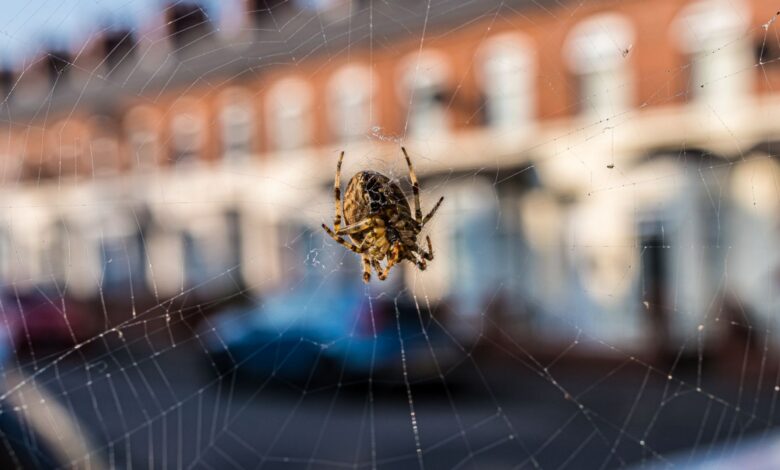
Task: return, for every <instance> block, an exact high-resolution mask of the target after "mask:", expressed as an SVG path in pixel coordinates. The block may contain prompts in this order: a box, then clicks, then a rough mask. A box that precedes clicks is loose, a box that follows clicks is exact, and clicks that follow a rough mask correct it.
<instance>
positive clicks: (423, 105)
mask: <svg viewBox="0 0 780 470" xmlns="http://www.w3.org/2000/svg"><path fill="white" fill-rule="evenodd" d="M401 70H402V73H401V80H400V84H401V89H400V98H401V102H402V104H404V105H406V106H407V107H408V108H407V109H408V114H407V117H406V120H405V124H404V128H405V130H406V131H407V132H408V133H409V134H411V135H413V136H415V137H427V136H431V135H436V134H441V133H443V132H446V130H447V128H448V127H449V119H448V116H447V95H448V93H447V79H448V77H449V69H448V67H447V64H446V62H445V61H444V58H443V57H442V56H441V55H439V54H438V53H433V52H428V53H424V54H422V55H419V54H413V55H411V56H410V57H409V58H408V59H407V60H406V61H405V63H404V66H403V67H402V69H401Z"/></svg>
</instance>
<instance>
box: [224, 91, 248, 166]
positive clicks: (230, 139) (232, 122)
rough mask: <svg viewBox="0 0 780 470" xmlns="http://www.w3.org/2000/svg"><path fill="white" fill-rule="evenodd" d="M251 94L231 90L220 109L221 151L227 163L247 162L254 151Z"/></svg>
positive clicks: (226, 93)
mask: <svg viewBox="0 0 780 470" xmlns="http://www.w3.org/2000/svg"><path fill="white" fill-rule="evenodd" d="M249 98H250V96H249V93H248V92H246V91H245V90H242V89H237V88H229V89H227V90H225V91H223V92H222V99H221V104H220V109H219V126H220V150H221V154H222V159H223V160H224V161H225V162H231V163H233V162H240V161H246V160H247V159H248V158H249V156H250V155H251V154H252V151H253V142H254V134H255V113H254V109H253V108H252V105H251V100H250V99H249Z"/></svg>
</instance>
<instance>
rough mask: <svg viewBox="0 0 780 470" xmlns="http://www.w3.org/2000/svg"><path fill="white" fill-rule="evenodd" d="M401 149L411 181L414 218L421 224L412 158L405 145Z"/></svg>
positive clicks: (418, 184) (418, 189)
mask: <svg viewBox="0 0 780 470" xmlns="http://www.w3.org/2000/svg"><path fill="white" fill-rule="evenodd" d="M401 151H402V152H403V153H404V158H406V165H407V166H408V167H409V179H410V180H411V181H412V193H413V194H414V220H415V221H417V222H418V223H420V224H422V218H423V217H422V209H420V183H418V182H417V175H415V174H414V167H413V166H412V159H411V158H409V154H408V153H406V147H401Z"/></svg>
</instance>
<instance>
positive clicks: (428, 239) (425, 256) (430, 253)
mask: <svg viewBox="0 0 780 470" xmlns="http://www.w3.org/2000/svg"><path fill="white" fill-rule="evenodd" d="M425 241H426V242H427V243H428V251H425V250H422V253H421V256H422V257H423V259H427V260H428V261H433V245H431V237H429V236H427V235H426V236H425Z"/></svg>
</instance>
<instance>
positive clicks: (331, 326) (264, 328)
mask: <svg viewBox="0 0 780 470" xmlns="http://www.w3.org/2000/svg"><path fill="white" fill-rule="evenodd" d="M311 281H312V282H302V283H301V284H299V285H298V286H297V287H296V288H294V289H292V290H290V291H287V292H280V293H277V294H275V295H270V296H267V297H265V298H264V299H263V300H262V301H258V302H256V303H254V304H253V305H251V306H249V307H246V308H233V309H229V310H226V311H223V312H221V313H218V314H216V315H213V316H211V317H209V318H208V319H207V320H205V321H204V322H203V323H202V324H201V326H200V330H201V334H200V337H201V340H202V341H203V342H204V345H205V347H206V349H207V351H208V352H209V355H210V356H211V358H212V359H213V361H214V364H216V365H217V367H218V368H219V371H220V372H221V373H228V372H238V373H239V374H241V375H243V376H252V377H254V378H257V379H265V378H268V377H271V376H274V377H276V378H280V379H283V380H290V381H307V380H319V379H323V378H326V379H327V380H333V379H335V380H339V379H341V380H344V381H348V380H354V379H360V378H367V377H369V376H371V377H373V378H374V379H375V380H376V381H385V382H390V383H398V382H399V381H403V380H404V369H405V371H406V374H407V375H406V377H407V379H408V380H409V381H435V380H437V378H438V371H442V372H444V373H446V372H447V371H448V370H449V369H450V368H452V367H453V366H454V365H455V364H457V362H458V361H459V360H460V359H461V358H462V357H463V356H465V354H466V353H465V352H464V351H463V349H462V348H461V347H460V346H459V345H458V344H457V343H456V341H455V340H454V339H453V338H452V337H451V336H450V335H448V332H447V331H446V330H445V327H444V326H443V323H442V322H441V321H438V320H437V319H436V318H435V312H430V311H428V310H427V309H425V308H423V307H422V306H419V307H418V306H417V305H415V303H413V302H412V301H410V300H409V299H407V298H405V297H404V296H403V295H399V296H398V297H396V298H390V297H388V296H385V295H380V296H378V297H372V296H371V295H369V294H368V293H367V291H366V290H365V288H364V287H363V285H362V284H360V283H359V281H358V282H357V283H354V284H353V283H350V282H349V281H345V280H344V279H342V278H341V277H340V276H336V275H333V276H331V277H326V278H324V279H321V278H318V279H316V282H315V281H314V280H311Z"/></svg>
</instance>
